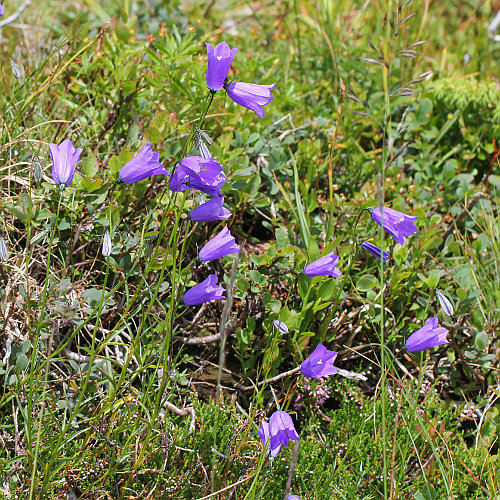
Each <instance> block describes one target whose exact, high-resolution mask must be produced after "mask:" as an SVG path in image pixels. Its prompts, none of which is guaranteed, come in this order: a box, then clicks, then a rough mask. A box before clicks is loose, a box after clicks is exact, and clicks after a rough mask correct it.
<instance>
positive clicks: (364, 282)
mask: <svg viewBox="0 0 500 500" xmlns="http://www.w3.org/2000/svg"><path fill="white" fill-rule="evenodd" d="M379 284H380V283H379V280H378V279H377V278H375V276H373V275H372V274H365V275H364V276H361V278H359V279H358V282H357V286H358V288H359V289H360V290H370V289H371V288H375V287H376V286H378V285H379Z"/></svg>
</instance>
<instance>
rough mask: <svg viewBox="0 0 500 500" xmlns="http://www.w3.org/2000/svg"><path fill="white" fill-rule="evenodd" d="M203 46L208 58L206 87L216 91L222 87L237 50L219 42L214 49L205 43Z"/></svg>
mask: <svg viewBox="0 0 500 500" xmlns="http://www.w3.org/2000/svg"><path fill="white" fill-rule="evenodd" d="M205 45H206V46H207V56H208V67H207V86H208V88H209V89H210V90H214V91H217V90H220V89H221V88H222V87H224V82H225V80H226V77H227V74H228V73H229V68H230V67H231V63H232V62H233V59H234V56H235V55H236V52H238V49H230V48H229V45H228V44H227V43H226V42H221V43H219V45H217V46H216V47H214V46H213V45H212V44H210V43H208V42H205Z"/></svg>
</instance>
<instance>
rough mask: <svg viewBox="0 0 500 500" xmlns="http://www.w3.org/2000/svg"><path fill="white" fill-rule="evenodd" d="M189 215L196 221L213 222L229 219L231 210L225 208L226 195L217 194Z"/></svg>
mask: <svg viewBox="0 0 500 500" xmlns="http://www.w3.org/2000/svg"><path fill="white" fill-rule="evenodd" d="M189 217H190V218H191V220H192V221H195V222H211V221H216V220H227V219H229V217H231V212H230V211H229V210H228V209H227V208H224V197H223V196H216V197H214V198H212V199H210V200H209V201H207V202H206V203H203V204H201V205H200V206H198V207H196V208H195V209H194V210H193V211H192V212H191V215H190V216H189Z"/></svg>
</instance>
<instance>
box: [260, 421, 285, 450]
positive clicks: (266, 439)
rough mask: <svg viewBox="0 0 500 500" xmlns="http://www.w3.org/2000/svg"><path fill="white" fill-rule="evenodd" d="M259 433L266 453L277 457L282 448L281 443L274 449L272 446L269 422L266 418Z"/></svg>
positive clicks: (261, 423)
mask: <svg viewBox="0 0 500 500" xmlns="http://www.w3.org/2000/svg"><path fill="white" fill-rule="evenodd" d="M258 434H259V436H260V439H261V441H262V446H263V447H264V449H265V450H266V455H267V456H269V455H271V456H272V457H275V456H276V455H277V454H278V453H279V451H280V450H281V443H279V444H278V445H277V446H276V448H274V449H271V448H270V435H269V422H266V421H265V420H262V421H261V422H260V430H259V432H258Z"/></svg>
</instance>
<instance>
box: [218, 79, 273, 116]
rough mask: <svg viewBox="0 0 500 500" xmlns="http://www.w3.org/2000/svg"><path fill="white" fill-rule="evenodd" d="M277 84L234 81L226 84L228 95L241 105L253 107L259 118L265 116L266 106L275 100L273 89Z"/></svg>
mask: <svg viewBox="0 0 500 500" xmlns="http://www.w3.org/2000/svg"><path fill="white" fill-rule="evenodd" d="M275 85H276V84H275V83H273V84H271V85H257V84H256V83H245V82H233V83H230V84H228V85H226V90H227V95H228V96H229V97H230V98H231V99H232V100H233V101H234V102H235V103H236V104H239V105H240V106H243V107H244V108H248V109H251V110H252V111H253V112H254V113H255V114H256V115H257V116H258V117H259V118H264V108H263V106H265V105H266V104H269V103H270V102H271V101H272V100H273V95H272V94H271V90H273V89H274V86H275Z"/></svg>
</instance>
